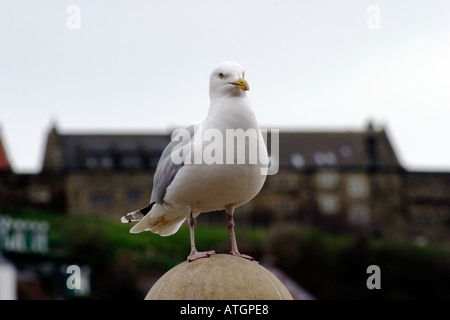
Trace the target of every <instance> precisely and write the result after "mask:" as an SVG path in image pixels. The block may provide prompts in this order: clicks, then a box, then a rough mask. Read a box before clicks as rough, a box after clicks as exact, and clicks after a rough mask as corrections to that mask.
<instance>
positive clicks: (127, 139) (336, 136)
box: [43, 127, 401, 171]
mask: <svg viewBox="0 0 450 320" xmlns="http://www.w3.org/2000/svg"><path fill="white" fill-rule="evenodd" d="M275 137H276V135H274V133H273V131H271V130H268V135H267V142H268V147H269V153H271V155H272V156H273V158H272V159H273V160H272V161H278V163H279V167H280V169H291V170H308V169H314V168H319V167H337V168H366V169H381V168H396V169H399V168H401V165H400V163H399V161H398V159H397V156H396V155H395V152H394V150H393V148H392V145H391V143H390V142H389V139H388V137H387V135H386V132H385V130H384V129H382V130H373V129H372V128H371V127H370V128H368V129H367V130H361V131H320V132H319V131H317V132H314V131H308V132H304V131H280V133H279V136H278V137H279V139H278V142H279V143H278V146H279V148H278V150H279V151H278V152H277V151H276V148H275V146H276V145H275V144H272V141H275V140H274V139H275ZM169 142H170V134H162V133H161V134H155V133H148V134H144V133H143V134H106V133H105V134H60V133H58V132H57V130H56V129H55V128H53V129H52V130H51V131H50V133H49V136H48V141H47V149H46V152H45V158H44V163H43V170H44V171H46V170H51V171H74V170H86V169H95V168H103V169H111V170H121V169H126V170H132V169H141V170H142V169H143V170H146V169H147V170H148V169H150V170H153V169H155V168H156V164H157V162H158V160H159V157H160V155H161V152H162V151H163V150H164V148H165V146H166V145H167V144H168V143H169ZM272 147H274V148H272ZM277 154H278V159H276V158H277V157H276V156H277Z"/></svg>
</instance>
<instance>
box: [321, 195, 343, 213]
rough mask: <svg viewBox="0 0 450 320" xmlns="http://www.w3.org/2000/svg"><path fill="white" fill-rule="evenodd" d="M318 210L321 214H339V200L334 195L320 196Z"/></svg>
mask: <svg viewBox="0 0 450 320" xmlns="http://www.w3.org/2000/svg"><path fill="white" fill-rule="evenodd" d="M317 200H318V205H319V210H320V212H321V213H323V214H336V213H338V212H339V207H340V204H339V198H338V196H337V195H334V194H321V195H319V196H318V199H317Z"/></svg>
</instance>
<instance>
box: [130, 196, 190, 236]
mask: <svg viewBox="0 0 450 320" xmlns="http://www.w3.org/2000/svg"><path fill="white" fill-rule="evenodd" d="M186 217H187V214H186V213H185V212H181V211H167V210H166V208H165V207H164V206H163V205H160V204H156V205H155V206H154V207H153V208H152V210H151V212H149V214H147V215H146V216H144V217H143V218H142V219H141V220H140V221H139V222H138V223H137V224H136V225H134V226H133V228H131V230H130V232H131V233H139V232H142V231H151V232H153V233H157V234H159V235H161V236H170V235H172V234H174V233H175V232H177V231H178V229H179V228H180V226H181V225H182V224H183V222H184V220H186Z"/></svg>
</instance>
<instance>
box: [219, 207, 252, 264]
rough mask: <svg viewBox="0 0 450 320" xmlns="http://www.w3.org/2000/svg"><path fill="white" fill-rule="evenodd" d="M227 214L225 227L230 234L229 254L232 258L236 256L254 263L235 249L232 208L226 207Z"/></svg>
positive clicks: (250, 258) (249, 257)
mask: <svg viewBox="0 0 450 320" xmlns="http://www.w3.org/2000/svg"><path fill="white" fill-rule="evenodd" d="M226 210H227V213H228V218H227V225H228V232H229V233H230V239H231V252H230V254H231V255H233V256H238V257H241V258H245V259H248V260H251V261H254V260H255V258H253V257H251V256H248V255H246V254H242V253H240V252H239V250H238V247H237V243H236V236H235V234H234V219H233V212H234V207H227V208H226Z"/></svg>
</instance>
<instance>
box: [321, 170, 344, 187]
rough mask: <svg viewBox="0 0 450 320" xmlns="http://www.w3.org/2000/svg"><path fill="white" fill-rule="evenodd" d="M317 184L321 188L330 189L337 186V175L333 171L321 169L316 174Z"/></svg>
mask: <svg viewBox="0 0 450 320" xmlns="http://www.w3.org/2000/svg"><path fill="white" fill-rule="evenodd" d="M316 181H317V186H318V187H319V188H322V189H331V188H334V187H336V186H337V184H338V182H339V176H338V174H337V173H336V172H334V171H323V172H319V173H318V174H317V180H316Z"/></svg>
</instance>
